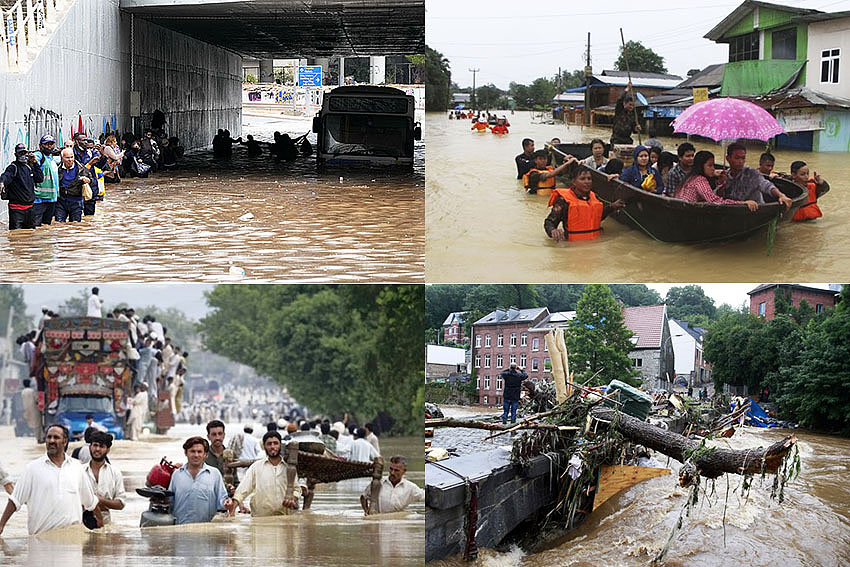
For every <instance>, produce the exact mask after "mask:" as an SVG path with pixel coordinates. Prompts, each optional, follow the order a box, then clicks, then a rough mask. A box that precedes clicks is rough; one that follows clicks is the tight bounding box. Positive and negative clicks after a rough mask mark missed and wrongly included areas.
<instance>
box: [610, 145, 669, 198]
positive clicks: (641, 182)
mask: <svg viewBox="0 0 850 567" xmlns="http://www.w3.org/2000/svg"><path fill="white" fill-rule="evenodd" d="M634 157H635V162H634V164H632V165H630V166H629V167H627V168H626V169H624V170H623V173H622V174H620V181H622V182H623V183H628V184H629V185H633V186H634V187H637V188H639V189H643V190H645V191H649V192H650V193H662V192H663V191H664V184H663V183H662V181H661V175H659V174H658V170H657V169H655V168H654V167H652V166H651V165H649V148H647V147H646V146H638V147H636V148H635V151H634Z"/></svg>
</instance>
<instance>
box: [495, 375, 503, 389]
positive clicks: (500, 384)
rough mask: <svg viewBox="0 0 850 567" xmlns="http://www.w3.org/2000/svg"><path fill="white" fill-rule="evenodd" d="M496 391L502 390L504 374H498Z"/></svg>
mask: <svg viewBox="0 0 850 567" xmlns="http://www.w3.org/2000/svg"><path fill="white" fill-rule="evenodd" d="M496 391H497V392H501V391H502V376H501V375H499V376H496Z"/></svg>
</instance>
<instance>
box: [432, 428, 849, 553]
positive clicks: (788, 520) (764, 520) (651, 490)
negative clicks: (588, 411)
mask: <svg viewBox="0 0 850 567" xmlns="http://www.w3.org/2000/svg"><path fill="white" fill-rule="evenodd" d="M789 433H790V432H789V431H786V430H769V431H766V430H756V429H749V428H746V429H744V430H739V431H737V432H736V433H735V436H734V437H732V438H731V439H729V440H728V443H729V446H730V447H732V448H735V449H746V448H751V447H758V446H763V447H766V446H768V445H770V444H771V443H773V442H775V441H777V440H779V439H781V438H783V437H784V436H785V435H787V434H789ZM796 435H797V437H798V439H799V449H800V458H801V462H802V470H801V472H800V476H799V477H798V478H797V479H795V480H793V481H791V482H789V483H788V484H787V485H786V487H785V501H784V503H782V504H779V503H778V502H777V501H776V500H771V499H770V487H771V485H772V482H773V477H771V476H767V477H766V478H765V480H764V481H761V480H760V479H759V478H756V479H755V481H754V482H753V485H752V487H751V489H750V491H749V496H748V497H745V496H744V495H743V493H742V490H741V477H738V476H736V475H727V476H728V487H729V488H728V494H729V495H728V505H726V506H725V504H726V503H727V497H726V494H727V478H725V477H721V478H719V479H717V480H716V482H715V483H714V485H712V483H711V481H708V480H705V479H703V489H705V490H706V492H701V494H700V501H699V503H698V504H697V505H696V506H695V507H694V508H693V509H692V511H691V515H690V517H685V519H684V524H683V527H682V529H681V530H679V531H678V532H676V535H675V536H674V538H673V541H672V543H671V544H670V550H669V553H668V554H667V556H666V558H665V559H664V561H663V563H662V564H663V565H666V566H671V567H672V566H682V567H685V566H687V567H725V566H727V565H736V564H739V563H743V564H745V565H751V566H754V567H767V566H771V565H777V566H778V565H781V566H782V567H814V566H823V567H832V566H835V565H850V479H848V478H847V471H848V468H850V457H848V455H850V439H846V438H839V437H831V436H825V435H817V434H813V433H808V432H804V431H797V432H796ZM655 457H656V458H657V459H658V460H660V461H661V462H662V464H666V457H664V456H663V455H661V454H656V455H655ZM669 466H670V467H671V468H672V469H673V472H672V473H671V474H670V475H669V476H663V477H658V478H654V479H651V480H647V481H644V482H642V483H640V484H637V485H635V486H634V487H632V488H630V489H628V490H625V491H623V492H621V493H620V494H618V495H616V496H614V497H613V498H612V499H611V500H609V501H608V502H606V503H604V504H603V505H602V506H600V507H599V508H597V509H596V510H594V512H593V514H592V515H591V516H590V517H588V518H587V520H585V522H584V523H583V524H582V525H581V526H579V527H578V528H577V529H576V530H574V531H572V532H569V533H568V534H567V535H566V536H564V537H563V538H561V539H560V540H557V541H553V542H552V543H551V545H550V547H549V548H548V549H547V550H545V551H540V552H538V553H531V554H526V553H524V552H523V551H522V550H520V549H519V548H516V547H514V548H512V549H510V550H504V551H501V552H500V551H494V550H482V551H481V554H480V555H479V558H478V560H477V561H475V562H474V563H472V564H469V563H465V562H463V560H462V559H461V558H460V557H453V558H449V559H447V560H444V561H436V562H433V563H432V564H429V565H433V566H441V567H462V566H463V567H466V566H471V567H552V566H555V565H557V566H558V567H590V566H597V565H608V566H641V567H646V566H648V565H649V564H650V562H651V561H652V559H653V557H654V556H655V554H656V553H657V552H658V551H659V550H660V549H661V548H662V547H663V545H664V544H665V543H666V541H667V538H668V537H669V536H670V533H671V530H672V528H673V526H674V524H675V523H676V521H677V520H678V518H679V513H680V511H681V509H682V506H683V504H684V502H685V500H686V497H687V491H686V490H684V489H681V488H679V487H678V484H677V480H678V479H677V476H676V472H675V471H676V470H677V469H678V468H679V466H680V465H679V463H677V462H672V463H670V465H669ZM724 514H725V517H726V522H725V532H724V522H723V518H724Z"/></svg>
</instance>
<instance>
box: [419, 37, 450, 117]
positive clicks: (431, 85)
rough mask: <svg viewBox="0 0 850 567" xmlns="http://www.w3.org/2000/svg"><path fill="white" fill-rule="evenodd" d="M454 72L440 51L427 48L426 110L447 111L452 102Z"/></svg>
mask: <svg viewBox="0 0 850 567" xmlns="http://www.w3.org/2000/svg"><path fill="white" fill-rule="evenodd" d="M451 80H452V72H451V69H450V67H449V60H448V59H446V58H445V57H443V54H442V53H440V52H439V51H435V50H433V49H431V48H430V47H428V46H427V45H426V46H425V84H426V85H427V87H426V88H425V108H426V109H427V110H436V111H445V110H446V109H447V108H449V102H450V100H451V92H450V89H449V87H450V85H451Z"/></svg>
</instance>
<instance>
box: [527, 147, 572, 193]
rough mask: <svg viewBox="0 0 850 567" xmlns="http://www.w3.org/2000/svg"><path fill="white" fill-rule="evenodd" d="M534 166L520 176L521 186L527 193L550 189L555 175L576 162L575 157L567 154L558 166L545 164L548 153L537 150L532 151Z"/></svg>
mask: <svg viewBox="0 0 850 567" xmlns="http://www.w3.org/2000/svg"><path fill="white" fill-rule="evenodd" d="M533 155H534V168H532V169H531V170H529V172H528V173H526V174H525V175H523V176H522V186H523V187H525V190H526V191H527V192H529V193H537V190H538V189H552V188H554V187H555V177H556V176H557V175H561V174H562V173H564V172H565V171H567V168H568V167H570V166H571V165H572V164H574V163H577V160H576V158H574V157H573V156H569V155H568V156H567V157H565V158H564V163H562V164H561V165H559V166H558V167H552V166H551V165H546V161H547V160H548V159H549V154H548V153H547V152H546V150H537V151H536V152H534V154H533Z"/></svg>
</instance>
